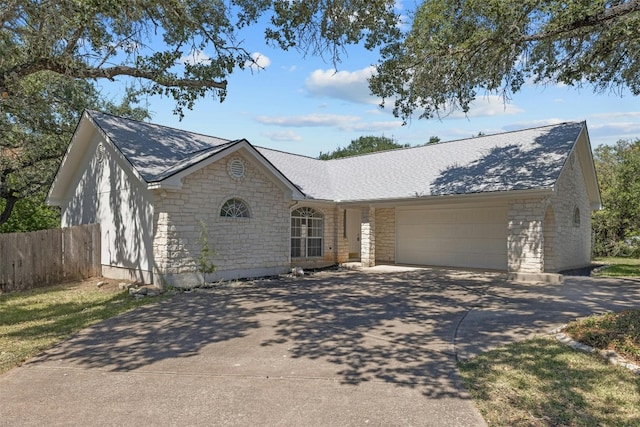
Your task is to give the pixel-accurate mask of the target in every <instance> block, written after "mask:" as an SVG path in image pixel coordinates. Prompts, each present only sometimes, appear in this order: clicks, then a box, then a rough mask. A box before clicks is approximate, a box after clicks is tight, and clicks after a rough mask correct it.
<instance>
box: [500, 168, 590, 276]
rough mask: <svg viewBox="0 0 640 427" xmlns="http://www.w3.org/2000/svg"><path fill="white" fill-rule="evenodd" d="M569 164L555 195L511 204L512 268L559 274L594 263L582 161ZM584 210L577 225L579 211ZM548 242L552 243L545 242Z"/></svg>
mask: <svg viewBox="0 0 640 427" xmlns="http://www.w3.org/2000/svg"><path fill="white" fill-rule="evenodd" d="M571 163H572V162H571V160H569V162H568V164H567V165H565V167H564V169H563V170H562V172H561V174H560V177H559V178H558V181H557V183H556V187H555V191H554V193H553V194H552V195H551V196H548V197H541V198H529V199H518V200H513V201H512V202H511V203H510V204H509V210H508V221H509V224H508V227H509V233H508V237H507V246H508V269H509V271H512V272H523V273H542V272H557V271H562V270H567V269H571V268H578V267H584V266H587V265H589V264H590V262H591V207H590V204H589V196H588V194H587V189H586V187H585V184H584V178H583V175H582V169H581V165H580V162H579V161H576V162H575V165H574V166H572V165H571ZM576 207H577V208H578V209H579V210H580V221H579V224H574V211H575V208H576ZM545 236H546V240H549V241H547V242H545Z"/></svg>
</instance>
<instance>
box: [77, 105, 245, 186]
mask: <svg viewBox="0 0 640 427" xmlns="http://www.w3.org/2000/svg"><path fill="white" fill-rule="evenodd" d="M87 113H89V116H90V117H91V119H92V120H93V122H94V123H95V124H96V125H97V126H98V127H99V128H100V130H102V132H104V133H105V134H106V135H107V137H108V138H109V139H110V140H111V142H112V143H113V144H114V145H115V146H116V147H117V148H118V150H120V152H121V153H122V154H123V155H124V157H125V158H126V159H127V160H128V161H129V163H131V165H132V166H133V167H134V168H135V169H136V170H137V171H138V173H139V174H140V175H141V176H142V177H143V178H144V180H145V181H147V182H158V181H162V180H163V179H165V178H168V177H169V176H171V175H173V174H175V173H177V172H180V171H181V170H183V169H186V168H188V167H189V166H192V165H194V164H196V163H198V162H199V161H201V160H204V159H206V158H207V157H209V156H211V155H213V154H215V153H217V152H219V151H221V150H223V149H225V148H227V147H229V146H230V145H232V144H233V143H234V142H235V141H229V140H226V139H221V138H215V137H212V136H206V135H201V134H197V133H193V132H187V131H183V130H179V129H173V128H170V127H166V126H160V125H156V124H152V123H145V122H140V121H136V120H129V119H125V118H122V117H117V116H112V115H110V114H105V113H100V112H97V111H91V110H88V111H87Z"/></svg>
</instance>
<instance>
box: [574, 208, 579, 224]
mask: <svg viewBox="0 0 640 427" xmlns="http://www.w3.org/2000/svg"><path fill="white" fill-rule="evenodd" d="M573 225H575V226H576V227H580V208H579V207H577V206H576V208H575V209H574V210H573Z"/></svg>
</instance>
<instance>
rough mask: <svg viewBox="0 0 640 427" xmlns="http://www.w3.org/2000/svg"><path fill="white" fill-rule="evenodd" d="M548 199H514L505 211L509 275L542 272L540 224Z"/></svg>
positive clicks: (541, 226) (541, 231)
mask: <svg viewBox="0 0 640 427" xmlns="http://www.w3.org/2000/svg"><path fill="white" fill-rule="evenodd" d="M548 203H549V202H548V199H547V198H540V197H538V198H527V199H515V200H512V201H511V202H510V203H509V208H508V211H507V220H508V234H507V258H508V259H507V268H508V270H509V271H512V272H522V273H541V272H543V271H544V239H543V221H544V214H545V211H546V207H547V205H548Z"/></svg>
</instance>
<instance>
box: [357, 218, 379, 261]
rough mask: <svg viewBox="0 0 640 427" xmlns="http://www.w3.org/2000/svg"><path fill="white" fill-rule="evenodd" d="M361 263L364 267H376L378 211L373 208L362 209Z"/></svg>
mask: <svg viewBox="0 0 640 427" xmlns="http://www.w3.org/2000/svg"><path fill="white" fill-rule="evenodd" d="M360 262H361V263H362V266H363V267H373V266H375V265H376V209H375V208H371V207H366V208H362V221H361V224H360Z"/></svg>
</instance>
